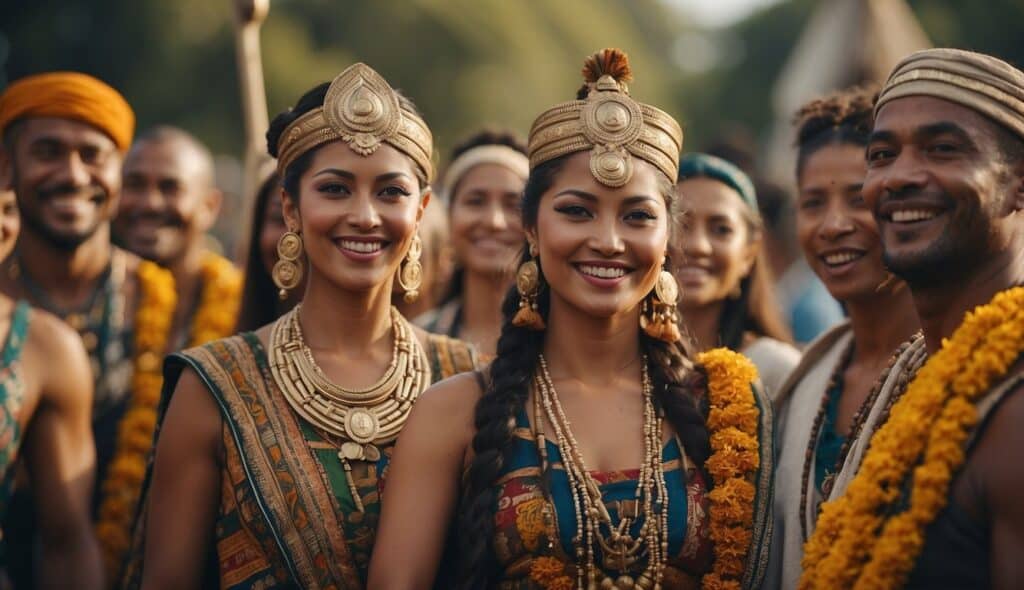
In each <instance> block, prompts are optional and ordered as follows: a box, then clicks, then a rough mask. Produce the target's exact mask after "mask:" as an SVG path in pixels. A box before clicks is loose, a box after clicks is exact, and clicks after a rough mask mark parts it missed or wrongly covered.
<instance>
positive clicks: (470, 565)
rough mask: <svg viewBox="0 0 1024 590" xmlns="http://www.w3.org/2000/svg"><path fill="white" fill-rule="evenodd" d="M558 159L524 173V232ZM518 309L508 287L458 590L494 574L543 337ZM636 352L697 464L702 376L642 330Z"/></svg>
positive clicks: (702, 451)
mask: <svg viewBox="0 0 1024 590" xmlns="http://www.w3.org/2000/svg"><path fill="white" fill-rule="evenodd" d="M565 159H566V157H564V156H563V157H561V158H556V159H554V160H551V161H549V162H546V163H544V164H542V165H540V166H538V167H536V168H535V169H533V170H532V171H531V172H530V177H529V179H528V180H527V183H526V188H525V190H524V195H523V225H524V227H536V222H537V210H538V207H539V204H540V197H541V195H543V194H544V193H545V192H546V191H547V190H548V189H549V188H550V187H551V184H552V183H553V180H554V176H555V175H556V174H557V173H558V172H559V171H560V170H561V169H562V167H563V166H564V163H565ZM662 184H663V186H662V191H661V192H662V194H663V196H664V197H665V200H666V203H667V204H668V205H669V209H671V205H672V204H673V203H674V200H675V190H674V189H675V187H674V186H672V184H671V183H670V182H669V181H668V179H667V178H666V179H664V182H663V183H662ZM528 259H529V255H528V254H527V253H526V252H524V253H523V256H522V260H523V261H526V260H528ZM538 262H539V261H538ZM537 299H538V300H537V303H538V308H539V309H538V310H539V312H540V314H541V316H542V317H544V319H545V321H546V320H547V317H548V309H549V304H550V295H549V293H548V292H547V290H546V289H545V288H543V287H542V288H541V291H540V293H539V294H538V298H537ZM518 307H519V295H518V293H517V292H516V290H515V288H513V289H511V290H510V291H509V293H508V295H507V296H506V297H505V301H504V304H503V305H502V313H503V315H504V323H503V326H502V330H501V337H500V338H499V339H498V347H497V357H496V358H495V360H494V361H493V362H492V364H491V367H490V372H489V375H490V377H489V379H488V382H487V387H486V390H485V391H484V393H483V396H482V397H481V398H480V400H479V401H478V402H477V406H476V413H475V427H476V434H475V436H474V437H473V443H472V444H473V453H474V457H473V461H472V463H471V464H470V466H469V469H468V470H467V471H466V474H465V477H464V479H463V494H462V499H461V503H460V507H459V519H458V523H457V531H456V536H457V543H458V550H459V568H458V575H457V587H458V588H461V589H467V590H469V589H473V590H475V589H478V588H490V587H492V586H493V585H494V584H495V581H496V577H497V575H498V564H497V559H496V555H495V552H494V545H493V540H494V516H495V510H496V507H497V495H498V487H497V481H498V478H499V477H500V476H501V474H502V471H503V469H504V468H505V465H506V464H507V463H508V461H509V459H510V453H511V452H512V448H513V446H512V442H513V438H512V437H513V431H514V429H515V421H516V414H517V412H518V411H519V410H520V409H522V408H523V407H525V405H526V401H527V398H528V396H529V392H530V385H531V383H532V380H533V375H534V371H535V370H536V368H537V364H538V358H539V357H540V354H541V351H542V347H543V344H544V334H543V332H535V331H531V330H528V329H526V328H517V327H515V326H513V325H512V317H513V316H514V315H515V313H516V311H517V309H518ZM638 330H639V327H638ZM641 347H642V350H643V352H644V353H646V355H647V357H648V359H649V363H650V367H649V370H650V375H651V380H652V385H653V387H654V395H655V403H656V404H657V406H658V407H659V408H660V409H662V411H664V414H665V417H666V419H667V420H668V421H669V423H670V424H671V425H672V429H673V430H674V431H675V432H676V434H677V435H678V437H679V440H680V441H681V442H682V444H683V447H684V449H685V451H686V453H687V454H688V455H689V457H690V458H691V459H692V460H693V462H694V463H695V464H697V465H703V464H704V462H705V461H706V460H707V458H708V456H709V455H710V454H711V448H710V442H709V436H708V430H707V426H706V417H707V408H706V406H705V405H704V403H703V402H702V400H703V393H704V391H705V383H706V379H705V376H704V375H703V373H701V372H700V371H697V370H694V365H693V363H692V362H691V361H690V360H689V358H688V356H687V351H686V350H685V349H684V348H683V347H682V346H680V345H669V344H666V343H664V342H661V341H659V340H655V339H653V338H650V337H648V336H646V335H645V334H643V333H642V332H641ZM705 479H707V478H705Z"/></svg>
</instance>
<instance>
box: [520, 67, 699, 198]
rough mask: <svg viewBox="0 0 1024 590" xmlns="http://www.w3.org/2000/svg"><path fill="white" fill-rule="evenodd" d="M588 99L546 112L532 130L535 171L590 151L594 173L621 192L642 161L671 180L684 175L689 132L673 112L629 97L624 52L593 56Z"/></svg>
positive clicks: (587, 76) (586, 72) (587, 70)
mask: <svg viewBox="0 0 1024 590" xmlns="http://www.w3.org/2000/svg"><path fill="white" fill-rule="evenodd" d="M583 71H584V81H585V83H586V96H585V98H583V99H579V100H572V101H568V102H564V103H561V104H558V105H555V106H553V107H551V108H550V109H548V110H547V111H545V112H543V113H541V115H540V116H539V117H537V119H536V120H535V121H534V123H533V127H532V128H531V129H530V141H529V147H528V150H527V151H528V152H529V156H530V168H531V169H532V168H536V167H537V166H539V165H541V164H543V163H544V162H547V161H550V160H553V159H555V158H559V157H562V156H565V155H568V154H572V153H575V152H581V151H586V150H590V152H591V154H590V172H591V174H593V175H594V178H595V179H597V181H598V182H600V183H601V184H603V185H605V186H609V187H612V188H617V187H620V186H623V185H625V184H626V183H627V182H629V179H630V178H632V176H633V171H634V169H635V167H634V166H633V157H634V156H635V157H637V158H640V159H642V160H644V161H646V162H648V163H650V164H652V165H653V166H655V167H656V168H658V169H659V170H661V171H662V172H663V173H664V174H665V176H667V177H668V178H669V179H670V180H671V181H672V182H673V183H675V181H676V177H677V176H678V166H679V153H680V152H681V151H682V148H683V130H682V129H681V128H680V127H679V124H678V123H677V122H676V121H675V119H673V118H672V117H671V116H670V115H669V114H668V113H665V112H664V111H662V110H660V109H658V108H656V107H653V106H651V105H646V104H643V103H640V102H637V101H636V100H634V99H633V98H632V97H630V95H629V89H628V87H627V85H626V83H627V82H629V81H630V80H632V73H631V71H630V68H629V61H628V59H627V58H626V55H625V54H624V53H622V52H621V51H619V50H618V49H604V50H602V51H599V52H597V53H595V54H594V55H592V56H590V57H589V58H587V62H586V64H585V65H584V68H583Z"/></svg>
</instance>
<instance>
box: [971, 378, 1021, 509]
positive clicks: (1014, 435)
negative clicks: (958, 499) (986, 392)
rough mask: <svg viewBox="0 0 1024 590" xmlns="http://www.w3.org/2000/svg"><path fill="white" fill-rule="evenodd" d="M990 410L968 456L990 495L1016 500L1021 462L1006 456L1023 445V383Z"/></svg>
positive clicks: (1018, 490)
mask: <svg viewBox="0 0 1024 590" xmlns="http://www.w3.org/2000/svg"><path fill="white" fill-rule="evenodd" d="M1004 395H1005V397H1003V399H1002V401H1001V403H1000V404H999V406H998V407H996V408H995V410H993V413H992V415H991V416H990V417H989V419H988V423H987V424H986V425H985V430H984V432H982V434H981V438H980V439H978V441H977V446H976V447H975V448H974V450H973V452H972V453H971V457H970V459H969V461H970V463H972V464H973V467H975V468H977V469H978V470H979V471H980V473H981V475H982V478H983V484H982V485H983V488H984V489H985V491H986V492H987V494H986V495H987V496H989V498H990V499H993V498H996V499H997V500H996V504H998V503H999V501H998V498H1004V499H1005V500H1006V501H1007V502H1010V503H1014V504H1016V503H1017V502H1018V496H1019V493H1020V489H1021V488H1022V487H1024V463H1022V462H1020V461H1012V460H1007V457H1012V456H1013V455H1014V454H1015V453H1017V452H1018V451H1019V450H1020V449H1024V428H1021V427H1020V425H1021V424H1022V423H1024V383H1018V384H1017V385H1016V386H1015V387H1014V388H1013V389H1011V390H1010V391H1008V392H1006V394H1004Z"/></svg>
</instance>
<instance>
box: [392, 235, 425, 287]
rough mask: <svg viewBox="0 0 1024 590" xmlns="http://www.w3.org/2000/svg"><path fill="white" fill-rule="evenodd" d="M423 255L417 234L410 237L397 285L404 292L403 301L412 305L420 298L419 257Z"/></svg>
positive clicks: (421, 280) (421, 242)
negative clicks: (410, 240) (410, 241)
mask: <svg viewBox="0 0 1024 590" xmlns="http://www.w3.org/2000/svg"><path fill="white" fill-rule="evenodd" d="M422 255H423V240H421V239H420V235H419V234H418V233H417V234H416V235H414V236H413V237H412V243H411V244H409V252H408V253H406V255H405V263H404V264H403V265H402V270H401V271H399V273H398V284H399V286H401V287H402V290H403V291H405V295H403V299H405V302H406V303H412V302H413V301H416V299H418V298H419V296H420V285H422V284H423V265H422V264H420V257H421V256H422Z"/></svg>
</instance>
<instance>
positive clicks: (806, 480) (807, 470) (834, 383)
mask: <svg viewBox="0 0 1024 590" xmlns="http://www.w3.org/2000/svg"><path fill="white" fill-rule="evenodd" d="M921 337H922V336H921V333H920V332H917V333H916V334H914V335H913V336H911V337H910V339H909V340H907V341H905V342H903V343H902V344H900V345H899V347H898V348H897V349H896V351H895V352H893V354H892V356H890V357H889V360H888V362H887V364H886V367H885V369H884V370H883V371H882V373H881V374H880V375H879V376H878V379H876V380H875V382H874V384H873V385H872V386H871V390H870V392H869V393H868V396H867V397H866V398H864V402H863V403H862V404H861V405H860V407H859V408H857V413H856V414H854V416H853V421H852V422H851V424H850V433H849V434H848V435H847V437H846V440H845V441H843V445H842V447H841V448H840V450H839V455H838V457H837V458H836V463H835V465H834V466H833V470H832V473H830V474H829V475H828V476H827V477H826V478H825V481H824V482H823V483H822V496H823V497H825V498H827V497H828V496H829V494H830V492H831V490H832V485H833V484H834V483H835V476H836V474H838V473H839V471H841V470H842V468H843V465H844V464H845V463H846V456H847V454H849V452H850V449H851V448H852V446H853V443H854V442H855V441H856V440H857V437H859V436H860V434H861V431H862V430H863V429H864V424H865V423H866V422H867V418H868V415H869V414H870V413H871V409H872V408H874V406H875V402H876V401H877V400H878V396H879V395H881V392H882V386H883V385H885V382H886V381H887V380H888V379H889V375H890V374H891V373H892V370H893V367H895V365H896V362H897V361H898V360H899V359H900V357H901V356H903V353H904V352H906V350H907V348H909V347H911V346H913V344H914V343H915V342H917V341H918V340H919V339H920V338H921ZM852 359H853V342H852V341H851V342H850V344H849V345H848V346H847V348H846V350H845V351H843V355H842V357H840V361H839V362H838V363H837V364H836V368H835V369H834V370H833V372H832V376H831V378H829V383H828V386H827V387H826V388H825V395H823V396H822V399H821V405H820V406H819V407H818V413H817V414H816V415H815V417H814V422H813V423H812V425H811V436H810V439H809V441H808V443H807V450H806V451H805V452H804V465H803V471H802V473H801V485H800V514H801V518H800V529H801V531H802V532H803V538H804V539H806V538H807V536H808V531H807V522H806V520H805V519H804V518H803V516H802V515H804V514H806V511H807V501H808V499H807V488H808V486H809V484H810V477H811V470H812V469H813V466H814V456H815V449H816V448H817V446H818V439H819V438H820V436H821V430H822V427H823V426H824V421H825V413H826V411H827V408H828V404H829V401H830V400H831V397H832V395H833V393H839V391H837V390H840V391H841V388H842V378H843V373H844V372H845V371H846V369H847V367H849V364H850V361H851V360H852ZM922 362H923V358H920V355H918V356H915V357H914V358H913V359H911V361H910V362H908V363H907V365H906V367H905V368H904V370H903V371H901V373H900V375H899V380H898V381H897V384H896V387H895V389H894V390H893V392H892V395H890V396H889V399H888V400H887V401H886V407H885V408H884V410H883V412H882V414H881V418H880V421H879V423H880V424H881V423H884V422H885V418H886V416H887V415H888V413H889V408H891V407H892V405H893V404H894V403H895V402H896V400H898V399H899V398H900V396H901V395H903V392H904V391H906V389H907V384H909V382H910V377H912V376H913V375H914V374H915V373H917V370H918V369H919V368H920V365H921V363H922Z"/></svg>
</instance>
